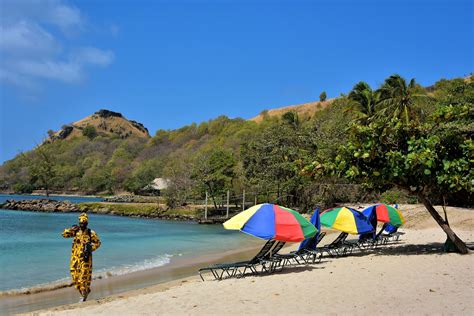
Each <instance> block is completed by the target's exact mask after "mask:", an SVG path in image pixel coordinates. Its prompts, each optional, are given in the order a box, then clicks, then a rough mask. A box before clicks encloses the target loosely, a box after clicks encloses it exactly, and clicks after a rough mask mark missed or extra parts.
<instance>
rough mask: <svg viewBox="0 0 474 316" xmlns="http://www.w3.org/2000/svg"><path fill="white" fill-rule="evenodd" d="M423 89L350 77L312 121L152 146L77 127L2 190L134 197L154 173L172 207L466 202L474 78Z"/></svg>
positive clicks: (243, 124)
mask: <svg viewBox="0 0 474 316" xmlns="http://www.w3.org/2000/svg"><path fill="white" fill-rule="evenodd" d="M428 91H429V92H428V93H427V92H426V91H424V89H423V88H421V87H420V86H419V85H417V84H416V83H415V81H413V80H412V81H410V82H408V83H407V82H406V81H405V80H404V79H403V78H401V77H400V76H397V75H394V76H391V77H389V78H387V80H385V82H384V84H383V85H382V86H381V87H380V88H379V89H372V88H371V87H370V86H369V85H368V84H366V83H364V82H359V83H357V84H356V85H355V86H354V88H353V89H352V90H351V91H350V93H349V94H348V96H344V95H342V96H341V97H339V98H337V99H335V100H334V101H333V102H331V104H330V105H327V106H324V107H322V108H321V109H319V110H318V111H316V112H315V113H314V115H313V116H312V117H310V118H309V117H306V116H305V117H299V116H298V115H297V113H296V112H294V111H290V112H287V113H284V114H283V115H282V116H281V117H277V116H271V115H269V113H272V112H269V111H263V112H262V115H263V116H264V119H263V120H262V121H261V122H259V123H256V122H253V121H246V120H243V119H230V118H228V117H226V116H220V117H218V118H216V119H213V120H209V121H207V122H202V123H200V124H190V125H188V126H184V127H182V128H180V129H176V130H159V131H157V132H156V134H155V136H154V137H152V138H151V139H150V140H149V141H146V140H143V139H136V138H133V137H129V138H127V139H121V138H120V137H110V136H103V135H97V133H94V132H91V133H89V132H88V130H89V128H88V127H86V128H85V129H84V130H83V132H85V134H83V136H79V137H75V138H72V139H69V140H68V141H60V140H57V141H53V142H50V143H45V144H44V145H41V146H39V147H38V148H36V149H35V150H32V151H31V152H27V153H24V154H20V155H18V156H17V157H15V159H12V160H10V161H7V162H5V163H4V165H3V166H1V167H0V186H1V188H7V189H14V190H15V191H17V192H26V191H31V190H34V189H40V188H50V189H54V190H71V191H83V192H86V193H104V192H110V193H111V192H118V191H123V190H127V191H130V192H134V193H141V190H142V189H143V188H144V187H146V186H147V185H148V184H149V183H150V182H151V181H152V180H153V179H154V178H157V177H162V178H166V179H168V180H169V188H168V189H167V190H165V191H164V192H163V195H164V196H165V198H166V200H167V204H168V206H169V207H172V208H173V207H180V206H181V205H185V204H186V203H187V202H188V200H191V199H193V200H199V199H202V198H203V195H204V192H205V191H208V192H209V193H210V194H211V195H212V197H213V198H218V197H220V196H221V195H225V193H226V191H227V190H231V191H233V192H232V194H237V193H239V194H240V193H241V192H242V190H243V189H245V190H246V191H247V192H248V193H251V192H253V193H258V194H259V198H260V199H264V200H267V201H272V202H277V203H281V204H286V205H289V206H301V207H303V208H304V209H305V210H311V208H312V207H314V205H315V204H321V205H324V206H328V207H329V206H332V204H333V203H337V202H345V201H357V199H362V198H366V197H367V194H368V193H370V194H372V193H371V192H370V190H376V191H378V192H384V191H386V190H387V189H389V188H391V187H393V186H400V187H403V188H408V189H409V190H410V189H413V190H415V191H414V192H416V191H418V190H422V189H424V190H428V191H430V192H432V194H433V196H436V195H439V196H441V195H446V194H447V195H448V196H447V197H449V196H451V197H452V199H453V200H454V201H456V202H459V203H466V201H468V200H469V199H470V197H471V196H472V194H471V193H472V186H473V182H472V181H473V180H472V178H473V175H472V172H470V170H471V169H473V168H472V163H473V161H472V158H471V157H472V156H473V144H472V130H473V127H472V124H473V123H472V122H473V109H474V106H473V104H474V88H473V83H472V78H467V79H454V80H440V81H439V82H438V83H436V84H435V85H434V87H432V88H430V89H429V90H428ZM307 175H312V176H313V177H308V176H307ZM351 183H352V184H351ZM354 183H360V184H361V185H363V186H364V188H365V189H362V188H361V186H354V185H353V184H354ZM366 190H368V191H366ZM454 192H457V193H454ZM387 194H389V193H387ZM390 194H391V193H390ZM454 194H457V195H456V196H454ZM377 196H378V195H377ZM367 198H368V197H367ZM386 198H387V199H391V198H394V196H390V195H388V196H386ZM400 198H403V196H400ZM407 198H408V197H407Z"/></svg>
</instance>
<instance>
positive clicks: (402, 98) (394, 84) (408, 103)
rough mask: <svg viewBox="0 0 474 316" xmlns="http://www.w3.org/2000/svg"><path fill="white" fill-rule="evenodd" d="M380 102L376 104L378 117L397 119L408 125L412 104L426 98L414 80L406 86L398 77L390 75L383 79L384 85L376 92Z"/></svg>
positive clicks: (402, 79)
mask: <svg viewBox="0 0 474 316" xmlns="http://www.w3.org/2000/svg"><path fill="white" fill-rule="evenodd" d="M378 92H379V93H380V100H379V102H378V104H377V107H379V108H380V109H379V110H378V114H379V115H389V116H392V117H399V118H403V119H404V120H405V123H406V124H407V125H408V123H409V113H410V112H412V111H413V105H414V102H415V101H416V100H417V99H419V98H426V97H427V95H426V94H424V93H423V91H422V90H421V89H420V87H419V86H418V85H417V84H416V82H415V79H411V80H410V83H409V84H407V83H406V80H405V79H404V78H402V77H401V76H400V75H397V74H395V75H392V76H390V77H388V78H387V79H385V82H384V84H383V85H382V86H381V87H380V89H379V90H378Z"/></svg>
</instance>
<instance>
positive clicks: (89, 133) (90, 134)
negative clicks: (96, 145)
mask: <svg viewBox="0 0 474 316" xmlns="http://www.w3.org/2000/svg"><path fill="white" fill-rule="evenodd" d="M82 135H84V136H85V137H87V138H89V139H90V140H93V139H94V138H96V137H97V131H96V129H95V127H94V126H92V125H87V126H86V127H84V129H83V130H82Z"/></svg>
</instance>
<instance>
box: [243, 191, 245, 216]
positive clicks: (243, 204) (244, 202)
mask: <svg viewBox="0 0 474 316" xmlns="http://www.w3.org/2000/svg"><path fill="white" fill-rule="evenodd" d="M244 210H245V189H244V191H243V192H242V211H244Z"/></svg>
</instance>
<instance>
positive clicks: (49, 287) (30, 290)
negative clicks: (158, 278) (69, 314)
mask: <svg viewBox="0 0 474 316" xmlns="http://www.w3.org/2000/svg"><path fill="white" fill-rule="evenodd" d="M176 256H181V254H177V255H176ZM172 257H173V255H170V254H164V255H160V256H157V257H155V258H151V259H146V260H144V261H141V262H138V263H135V264H127V265H122V266H118V267H112V268H110V269H107V270H99V271H97V272H94V273H93V275H92V280H100V279H106V278H110V277H113V276H118V275H124V274H128V273H132V272H138V271H144V270H149V269H153V268H159V267H162V266H164V265H167V264H169V263H170V262H171V258H172ZM73 285H74V284H73V283H72V281H71V279H70V278H69V277H68V278H63V279H60V280H56V281H53V282H49V283H44V284H37V285H34V286H31V287H24V288H20V289H12V290H6V291H0V297H2V296H12V295H20V294H35V293H40V292H47V291H53V290H57V289H61V288H65V287H71V286H73Z"/></svg>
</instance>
